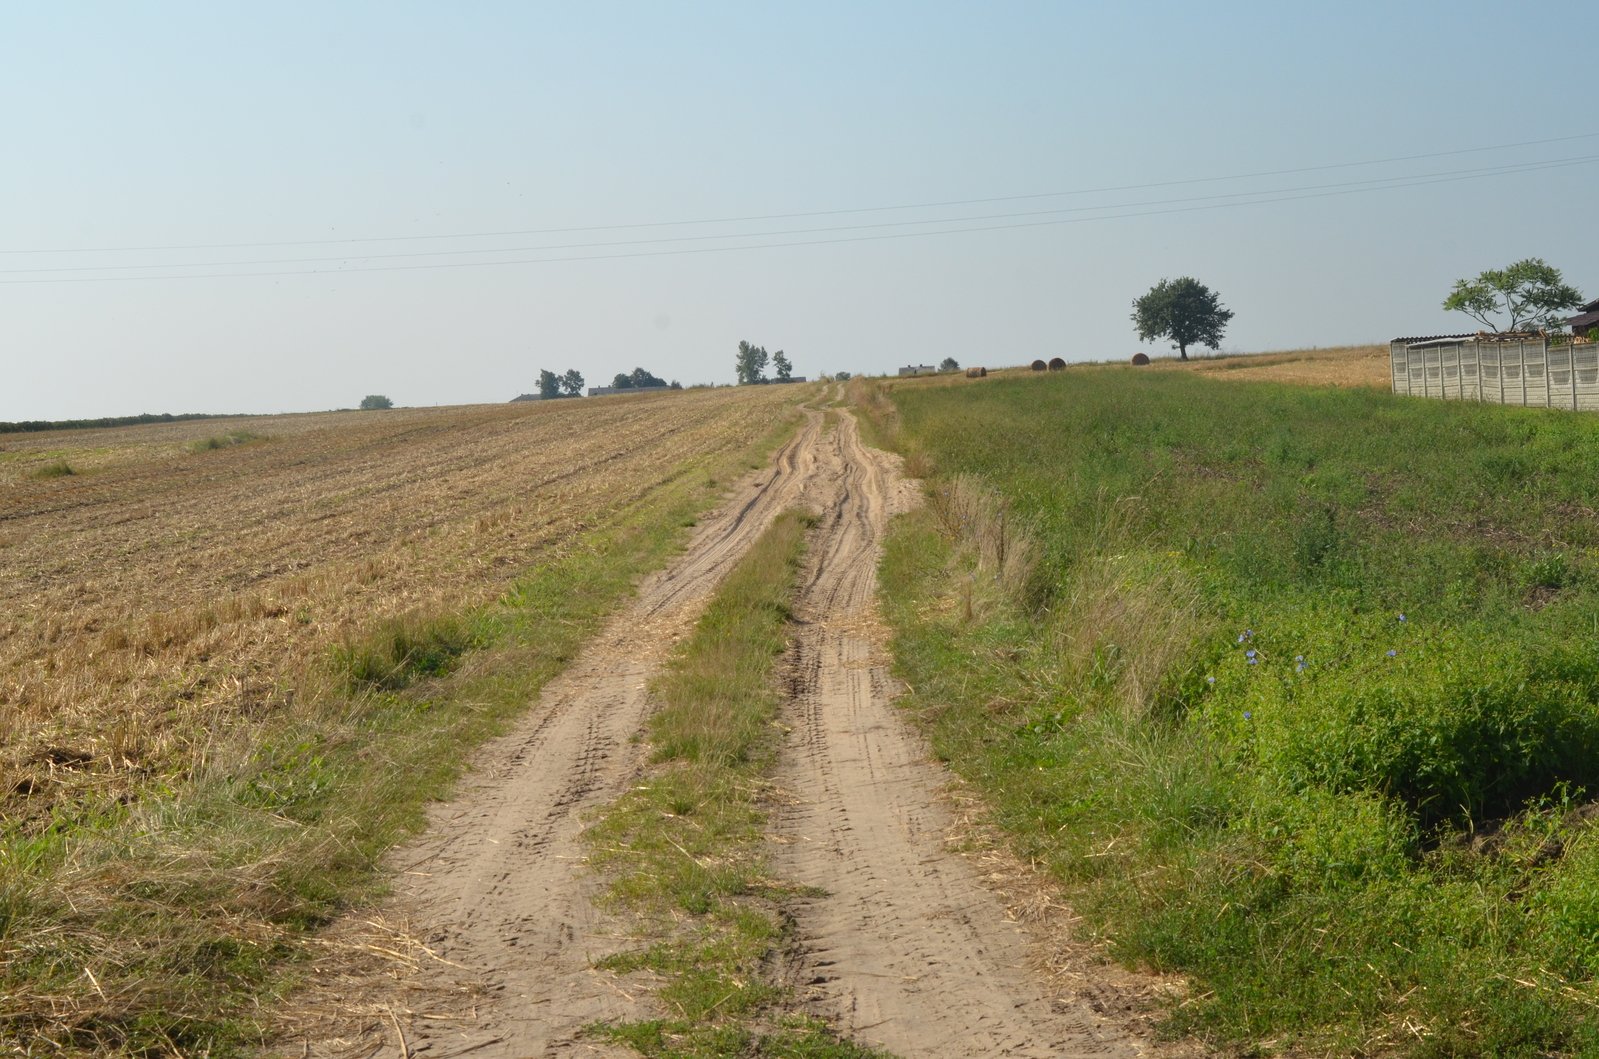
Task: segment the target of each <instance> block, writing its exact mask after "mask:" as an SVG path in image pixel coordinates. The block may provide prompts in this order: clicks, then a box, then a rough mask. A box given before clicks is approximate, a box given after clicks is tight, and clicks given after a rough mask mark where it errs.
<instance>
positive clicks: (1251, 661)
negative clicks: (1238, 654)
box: [1248, 651, 1260, 666]
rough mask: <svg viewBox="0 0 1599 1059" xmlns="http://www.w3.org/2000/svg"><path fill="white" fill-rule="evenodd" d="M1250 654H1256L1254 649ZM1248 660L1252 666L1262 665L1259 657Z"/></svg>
mask: <svg viewBox="0 0 1599 1059" xmlns="http://www.w3.org/2000/svg"><path fill="white" fill-rule="evenodd" d="M1250 654H1254V652H1253V651H1251V652H1250ZM1248 662H1249V664H1250V665H1252V666H1258V665H1260V659H1258V658H1250V659H1248Z"/></svg>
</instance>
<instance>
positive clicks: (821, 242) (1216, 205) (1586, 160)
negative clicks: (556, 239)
mask: <svg viewBox="0 0 1599 1059" xmlns="http://www.w3.org/2000/svg"><path fill="white" fill-rule="evenodd" d="M1596 161H1599V156H1586V157H1582V158H1573V159H1562V160H1559V161H1552V162H1543V163H1527V164H1526V165H1525V166H1523V167H1522V168H1519V169H1505V168H1500V169H1494V170H1491V171H1488V172H1470V173H1466V174H1455V175H1442V176H1435V177H1430V178H1425V179H1415V180H1408V181H1407V182H1405V183H1389V184H1384V185H1382V186H1379V187H1342V188H1336V189H1334V190H1327V191H1312V192H1309V193H1295V194H1280V195H1278V194H1273V195H1272V197H1267V198H1255V199H1249V200H1244V201H1237V202H1213V203H1207V204H1204V205H1187V206H1173V207H1170V208H1166V209H1156V210H1139V211H1134V212H1130V213H1118V214H1105V215H1102V216H1097V217H1065V218H1056V219H1053V220H1042V221H1040V220H1033V221H1017V222H1014V223H1010V224H991V225H982V226H978V227H963V228H947V229H940V230H935V231H920V232H891V233H880V234H875V235H854V236H838V237H834V238H829V239H803V240H793V241H786V242H775V243H751V244H744V245H738V246H711V247H682V248H677V249H670V250H641V251H630V252H624V253H614V254H583V255H573V256H567V257H545V258H520V259H515V260H506V261H449V262H435V263H429V264H411V265H373V266H357V267H352V268H332V269H315V268H313V269H289V270H283V271H276V272H212V273H194V274H190V275H170V276H71V277H63V278H57V279H8V280H0V285H11V284H24V283H30V284H37V283H118V282H124V283H125V282H133V281H138V280H194V279H240V278H275V277H283V276H337V275H344V274H349V273H356V272H416V271H422V270H434V269H451V268H486V267H496V266H506V265H546V264H558V263H564V262H575V261H614V260H620V259H627V258H648V257H677V256H683V255H688V254H716V253H730V252H740V251H748V250H770V249H778V248H787V247H799V246H830V245H837V244H842V243H864V242H880V241H885V240H891V239H912V238H920V237H926V236H939V235H962V234H968V233H977V232H997V231H1010V230H1014V229H1019V228H1041V227H1050V226H1057V225H1064V224H1085V223H1088V222H1091V221H1108V220H1123V219H1127V218H1134V217H1152V216H1161V215H1166V214H1176V213H1196V212H1203V211H1208V210H1219V209H1237V208H1239V207H1241V206H1257V205H1266V204H1270V203H1277V202H1296V201H1302V200H1306V199H1321V198H1333V197H1338V196H1343V195H1358V194H1369V193H1371V192H1374V191H1389V190H1394V189H1398V188H1408V187H1422V186H1427V185H1432V184H1450V183H1458V182H1461V181H1466V180H1483V179H1489V178H1492V177H1495V176H1509V175H1517V174H1519V173H1523V172H1535V171H1538V170H1543V169H1559V168H1567V167H1571V166H1576V165H1591V164H1593V163H1594V162H1596ZM1395 179H1400V178H1395ZM957 220H958V219H957ZM952 223H953V222H952ZM811 231H818V230H817V229H811ZM756 237H757V236H754V235H746V236H742V237H741V236H736V235H729V236H723V237H722V238H726V239H735V238H756ZM171 267H177V266H171Z"/></svg>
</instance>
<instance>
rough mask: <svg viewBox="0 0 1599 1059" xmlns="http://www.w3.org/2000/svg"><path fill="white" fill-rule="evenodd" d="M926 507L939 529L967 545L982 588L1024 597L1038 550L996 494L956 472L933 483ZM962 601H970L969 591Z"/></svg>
mask: <svg viewBox="0 0 1599 1059" xmlns="http://www.w3.org/2000/svg"><path fill="white" fill-rule="evenodd" d="M928 507H929V508H930V509H931V510H932V512H933V514H934V515H935V516H936V517H937V519H938V521H939V523H940V525H942V526H943V528H944V530H945V532H947V533H949V534H950V536H951V537H952V538H953V539H954V540H956V541H960V542H961V543H962V544H963V545H964V547H965V548H966V549H967V551H968V552H969V555H970V558H971V563H972V567H973V569H974V570H975V573H976V576H977V578H978V579H980V580H981V581H982V582H983V584H984V586H985V588H992V589H993V590H995V591H996V592H997V595H998V596H999V597H1000V598H1004V599H1007V600H1010V601H1012V602H1025V601H1026V600H1027V599H1028V597H1029V595H1030V592H1029V586H1030V582H1031V579H1032V576H1033V570H1034V567H1035V565H1036V562H1037V551H1038V549H1037V546H1036V544H1035V543H1034V540H1033V537H1032V533H1031V532H1030V530H1029V528H1028V526H1027V524H1026V522H1025V521H1023V520H1022V519H1019V518H1018V517H1017V516H1016V515H1015V514H1013V513H1012V512H1011V510H1010V505H1009V504H1007V503H1006V502H1005V501H1004V500H1003V499H1002V498H1001V497H1000V496H999V494H997V493H996V492H994V490H993V489H992V488H990V487H989V486H987V485H985V484H984V483H983V481H982V479H980V478H977V477H976V476H974V475H964V474H963V475H956V476H954V477H952V478H949V479H947V480H944V481H941V482H939V483H938V484H937V486H936V487H935V488H934V489H933V490H932V491H931V493H930V494H929V497H928ZM987 594H988V593H978V594H977V596H978V597H981V596H983V595H987ZM966 606H967V608H968V609H971V608H972V607H974V606H976V604H975V602H974V596H973V594H972V593H971V592H970V591H968V593H967V596H966Z"/></svg>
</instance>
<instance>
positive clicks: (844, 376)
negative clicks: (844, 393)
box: [833, 371, 850, 382]
mask: <svg viewBox="0 0 1599 1059" xmlns="http://www.w3.org/2000/svg"><path fill="white" fill-rule="evenodd" d="M849 377H850V376H849V372H847V371H835V372H833V380H834V381H835V382H849Z"/></svg>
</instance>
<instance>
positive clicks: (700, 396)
mask: <svg viewBox="0 0 1599 1059" xmlns="http://www.w3.org/2000/svg"><path fill="white" fill-rule="evenodd" d="M785 389H787V388H782V389H779V388H764V387H763V388H752V389H749V390H741V391H703V392H697V391H690V392H687V393H683V394H673V395H669V396H662V397H640V398H625V399H614V400H602V401H562V402H552V403H549V404H519V405H504V406H479V407H468V408H448V409H418V410H401V411H391V412H380V413H371V412H345V413H327V414H311V415H297V416H281V417H265V418H261V419H244V420H226V421H210V422H206V421H198V422H190V423H182V424H172V425H159V426H151V427H136V428H121V429H115V430H97V431H73V432H64V433H54V432H52V433H40V434H31V435H29V434H11V435H0V566H3V568H4V571H5V576H4V578H3V579H0V732H4V733H5V737H4V742H3V745H0V804H3V805H4V812H5V816H6V817H7V818H9V820H10V821H11V822H12V823H13V824H15V823H16V822H17V821H18V820H19V819H35V820H43V819H46V818H48V817H49V816H51V815H52V814H53V811H54V810H56V809H58V808H65V803H70V802H72V801H74V800H78V799H81V798H84V797H87V798H89V799H90V800H95V796H96V795H109V796H111V797H113V798H116V797H125V796H126V795H127V793H128V792H130V791H131V790H134V789H136V788H137V787H138V786H139V785H140V784H141V783H144V782H147V781H149V780H151V779H155V778H160V777H165V776H175V775H181V774H183V773H185V772H186V771H188V770H190V769H192V768H193V767H194V766H195V765H196V763H197V761H199V760H200V759H201V758H202V757H203V755H204V754H205V752H206V747H207V746H208V745H209V744H211V743H212V742H214V740H215V738H216V736H217V734H218V732H219V731H220V730H223V729H227V728H229V727H232V726H237V725H239V724H241V723H243V724H248V723H249V720H250V719H251V718H252V717H255V716H259V715H261V714H262V713H264V712H270V711H273V710H274V709H275V708H277V707H279V706H281V705H283V704H284V703H285V702H288V701H292V699H293V697H294V696H295V695H296V694H299V693H302V692H303V690H304V686H305V684H306V682H308V681H313V680H315V679H316V674H317V671H318V669H319V665H320V663H322V662H323V661H325V659H326V657H327V655H328V653H329V652H330V651H331V650H332V649H334V647H335V646H336V645H338V644H340V643H344V642H348V641H351V640H352V639H354V638H358V637H360V636H361V635H363V634H364V633H365V632H367V631H368V630H370V629H371V628H373V627H374V625H375V624H376V623H377V622H379V621H380V620H381V619H383V618H385V617H388V616H395V615H404V614H407V613H411V612H427V613H437V612H451V611H458V610H460V609H461V608H463V607H468V606H472V605H476V604H480V603H484V602H487V601H489V600H492V599H493V598H495V596H496V595H497V594H498V593H499V592H500V591H502V590H503V589H504V588H505V586H507V585H508V584H509V583H510V581H511V579H512V578H513V577H514V576H515V575H517V574H519V573H521V572H524V571H525V570H526V569H527V568H528V567H529V566H530V565H532V564H536V563H540V562H541V561H544V562H547V561H549V560H550V559H551V558H553V557H554V556H556V555H559V554H560V551H561V549H562V548H563V545H564V542H566V541H568V540H569V539H570V538H571V536H572V535H573V534H574V533H575V532H577V531H580V530H582V529H583V528H584V527H585V526H589V525H592V524H595V523H598V522H599V521H601V520H603V519H605V518H606V517H607V515H608V514H609V513H612V512H615V511H617V510H619V509H622V508H625V507H626V506H627V505H629V504H631V503H633V502H635V501H637V500H639V499H640V498H642V497H644V496H645V495H646V494H649V493H650V492H651V491H652V490H655V489H658V488H659V487H660V486H662V485H663V484H664V483H665V482H667V481H669V480H670V479H671V478H672V477H673V476H674V474H676V473H678V467H679V465H680V464H681V463H682V462H683V461H684V460H686V459H688V458H690V457H695V458H701V457H704V456H707V455H710V456H714V455H716V454H718V453H726V452H732V451H736V450H738V449H741V448H743V447H746V446H748V445H749V444H751V442H752V440H753V439H756V438H759V437H761V436H763V435H764V434H765V433H766V432H767V431H769V430H770V428H771V425H772V423H773V421H774V420H775V419H779V418H781V417H782V415H783V410H784V409H786V408H787V407H789V406H790V405H791V404H792V401H793V398H794V395H793V394H792V393H785V392H784V390H785ZM230 433H231V434H233V435H234V437H235V438H243V439H245V440H243V442H242V443H237V444H223V445H221V446H220V447H215V448H212V447H208V445H209V444H210V439H212V438H214V437H217V436H218V435H227V434H230ZM62 463H65V465H66V466H67V467H70V468H71V470H72V472H73V473H71V474H62V473H54V474H51V473H48V472H47V473H41V471H45V469H46V468H50V467H52V466H54V467H59V466H60V465H61V464H62Z"/></svg>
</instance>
